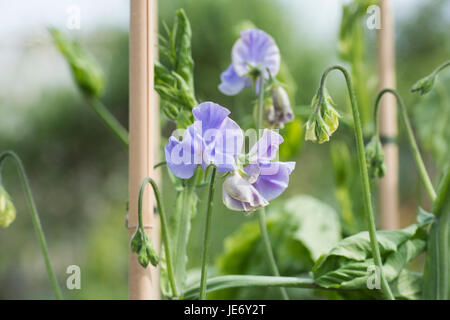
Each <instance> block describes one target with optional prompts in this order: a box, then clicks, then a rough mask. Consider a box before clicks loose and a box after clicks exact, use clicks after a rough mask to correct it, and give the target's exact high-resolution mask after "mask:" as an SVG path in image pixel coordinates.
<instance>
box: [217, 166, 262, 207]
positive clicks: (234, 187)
mask: <svg viewBox="0 0 450 320" xmlns="http://www.w3.org/2000/svg"><path fill="white" fill-rule="evenodd" d="M222 197H223V203H224V204H225V206H226V207H227V208H228V209H230V210H234V211H244V212H245V213H246V214H249V213H251V212H253V211H255V210H258V209H260V208H263V207H265V206H267V205H268V204H269V202H268V201H267V200H266V199H264V197H263V196H262V195H261V194H260V193H259V192H258V190H256V188H255V187H254V186H252V184H251V183H250V182H249V181H248V179H246V178H244V177H242V176H241V174H240V173H239V172H231V173H230V174H229V175H228V176H227V177H226V178H225V181H224V182H223V186H222Z"/></svg>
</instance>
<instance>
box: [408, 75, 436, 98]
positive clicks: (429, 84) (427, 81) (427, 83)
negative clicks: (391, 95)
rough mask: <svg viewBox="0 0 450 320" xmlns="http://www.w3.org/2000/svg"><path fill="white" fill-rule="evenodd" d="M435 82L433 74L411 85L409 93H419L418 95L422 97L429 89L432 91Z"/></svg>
mask: <svg viewBox="0 0 450 320" xmlns="http://www.w3.org/2000/svg"><path fill="white" fill-rule="evenodd" d="M435 80H436V77H435V76H434V74H431V75H429V76H426V77H425V78H422V79H420V80H419V81H417V82H416V83H415V84H414V85H413V87H412V88H411V92H416V91H419V92H420V95H421V96H423V95H424V94H427V93H428V92H430V91H431V89H433V86H434V82H435Z"/></svg>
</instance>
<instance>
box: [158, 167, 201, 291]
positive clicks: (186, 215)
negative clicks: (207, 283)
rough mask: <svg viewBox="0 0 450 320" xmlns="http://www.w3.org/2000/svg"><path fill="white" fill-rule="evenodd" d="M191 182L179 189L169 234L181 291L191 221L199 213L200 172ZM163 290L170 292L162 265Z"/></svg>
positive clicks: (177, 280)
mask: <svg viewBox="0 0 450 320" xmlns="http://www.w3.org/2000/svg"><path fill="white" fill-rule="evenodd" d="M200 170H201V169H200V168H198V169H197V173H196V174H195V175H194V177H192V178H191V179H189V180H185V181H183V183H184V184H185V187H184V188H182V189H179V191H178V192H177V197H176V204H175V212H174V213H173V214H172V216H171V217H170V222H169V233H170V239H171V243H172V246H173V247H172V248H171V249H172V250H171V252H172V264H173V269H174V270H173V271H174V274H175V283H176V286H177V288H178V289H179V290H183V288H184V285H185V282H186V264H187V244H188V240H189V233H190V231H191V220H192V219H193V217H194V216H195V214H196V212H197V201H198V197H197V195H196V193H195V181H196V179H197V175H198V172H199V171H200ZM161 267H162V268H161V269H162V273H161V279H162V289H163V293H164V294H165V295H168V293H169V292H170V289H169V282H168V277H167V270H166V265H165V263H163V264H162V265H161Z"/></svg>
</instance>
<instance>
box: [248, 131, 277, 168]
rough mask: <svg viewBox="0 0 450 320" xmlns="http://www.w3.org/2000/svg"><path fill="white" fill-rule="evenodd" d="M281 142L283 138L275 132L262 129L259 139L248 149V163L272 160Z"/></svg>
mask: <svg viewBox="0 0 450 320" xmlns="http://www.w3.org/2000/svg"><path fill="white" fill-rule="evenodd" d="M282 142H283V137H282V136H281V135H279V134H278V133H277V132H275V131H273V130H269V129H264V131H263V134H262V136H261V138H260V139H259V140H258V142H257V143H256V144H255V145H254V146H253V147H252V148H251V149H250V152H249V154H250V163H258V162H261V161H270V160H273V159H274V158H275V157H276V155H277V151H278V146H279V145H280V144H281V143H282Z"/></svg>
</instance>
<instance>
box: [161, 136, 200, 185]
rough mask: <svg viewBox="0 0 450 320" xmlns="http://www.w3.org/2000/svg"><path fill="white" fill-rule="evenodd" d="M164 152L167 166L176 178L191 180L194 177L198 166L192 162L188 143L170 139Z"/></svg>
mask: <svg viewBox="0 0 450 320" xmlns="http://www.w3.org/2000/svg"><path fill="white" fill-rule="evenodd" d="M164 152H165V155H166V162H167V166H168V167H169V169H170V171H172V173H173V174H174V175H175V176H177V177H178V178H180V179H189V178H190V177H192V176H193V175H194V171H195V168H196V167H197V164H195V163H192V162H191V160H192V154H191V146H190V145H189V144H188V143H186V142H184V141H183V142H181V141H178V140H177V139H176V138H174V137H170V138H169V144H168V145H167V146H165V148H164Z"/></svg>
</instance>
